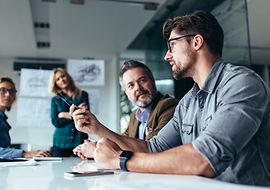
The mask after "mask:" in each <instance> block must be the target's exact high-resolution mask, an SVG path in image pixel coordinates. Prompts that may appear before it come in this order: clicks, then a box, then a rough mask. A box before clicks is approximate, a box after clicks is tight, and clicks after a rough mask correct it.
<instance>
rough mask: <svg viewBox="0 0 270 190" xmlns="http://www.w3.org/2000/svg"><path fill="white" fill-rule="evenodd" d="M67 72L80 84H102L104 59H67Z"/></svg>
mask: <svg viewBox="0 0 270 190" xmlns="http://www.w3.org/2000/svg"><path fill="white" fill-rule="evenodd" d="M67 70H68V73H69V74H70V75H71V76H72V78H73V79H74V80H75V82H76V83H77V84H78V85H79V86H80V85H97V86H102V85H104V75H105V74H104V60H79V59H69V60H68V64H67Z"/></svg>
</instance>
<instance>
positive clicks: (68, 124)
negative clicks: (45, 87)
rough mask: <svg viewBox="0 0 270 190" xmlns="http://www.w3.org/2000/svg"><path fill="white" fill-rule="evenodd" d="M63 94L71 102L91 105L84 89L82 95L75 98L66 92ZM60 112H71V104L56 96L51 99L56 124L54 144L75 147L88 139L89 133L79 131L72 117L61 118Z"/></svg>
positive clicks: (53, 122) (60, 146) (54, 123)
mask: <svg viewBox="0 0 270 190" xmlns="http://www.w3.org/2000/svg"><path fill="white" fill-rule="evenodd" d="M61 95H62V96H63V97H65V98H66V100H67V101H68V102H69V103H70V104H74V105H79V104H81V103H87V104H88V105H89V99H88V93H87V92H85V91H82V93H81V96H77V97H75V98H72V97H69V96H67V95H66V94H64V93H61ZM60 112H69V106H68V105H67V104H66V103H65V102H64V101H63V100H61V99H60V98H58V97H57V96H54V97H53V98H52V100H51V121H52V124H53V125H54V126H55V131H54V135H53V146H56V147H59V148H75V147H76V146H78V145H79V144H81V143H83V140H84V139H87V138H88V135H87V134H85V133H82V132H79V131H77V130H76V128H75V125H74V122H73V120H72V119H66V118H59V117H58V114H59V113H60Z"/></svg>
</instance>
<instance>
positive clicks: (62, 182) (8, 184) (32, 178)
mask: <svg viewBox="0 0 270 190" xmlns="http://www.w3.org/2000/svg"><path fill="white" fill-rule="evenodd" d="M97 167H98V166H97V164H96V163H95V162H94V161H93V160H81V159H79V158H75V157H73V158H63V159H62V160H60V161H38V165H32V166H1V165H0V190H32V189H33V190H34V189H35V190H73V189H74V190H84V189H87V190H90V189H94V190H110V189H114V190H134V189H140V190H141V189H147V190H152V189H153V190H159V189H160V190H164V189H165V190H170V189H172V190H174V189H177V190H193V189H195V190H197V189H199V190H202V189H203V190H226V189H228V190H249V189H250V190H256V189H257V190H263V189H268V190H269V189H270V188H268V187H258V186H257V187H256V186H246V185H237V184H231V183H226V182H221V181H218V180H214V179H209V178H204V177H198V176H188V175H167V174H147V173H135V172H123V171H120V170H115V171H114V174H112V175H102V176H86V177H67V176H65V175H64V173H65V172H68V171H80V172H83V171H88V170H94V169H96V168H97Z"/></svg>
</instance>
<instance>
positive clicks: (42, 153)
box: [22, 150, 51, 158]
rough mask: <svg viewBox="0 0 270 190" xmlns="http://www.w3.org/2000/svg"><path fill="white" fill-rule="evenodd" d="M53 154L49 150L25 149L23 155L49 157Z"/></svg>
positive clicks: (27, 156)
mask: <svg viewBox="0 0 270 190" xmlns="http://www.w3.org/2000/svg"><path fill="white" fill-rule="evenodd" d="M49 156H51V154H50V153H49V152H48V151H42V150H36V151H23V153H22V157H24V158H30V157H49Z"/></svg>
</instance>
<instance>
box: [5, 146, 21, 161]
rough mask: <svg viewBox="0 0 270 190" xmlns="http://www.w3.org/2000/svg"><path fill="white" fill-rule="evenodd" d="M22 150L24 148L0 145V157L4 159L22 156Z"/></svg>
mask: <svg viewBox="0 0 270 190" xmlns="http://www.w3.org/2000/svg"><path fill="white" fill-rule="evenodd" d="M22 152H23V150H20V149H14V148H2V147H0V158H3V159H14V158H21V157H22Z"/></svg>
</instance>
